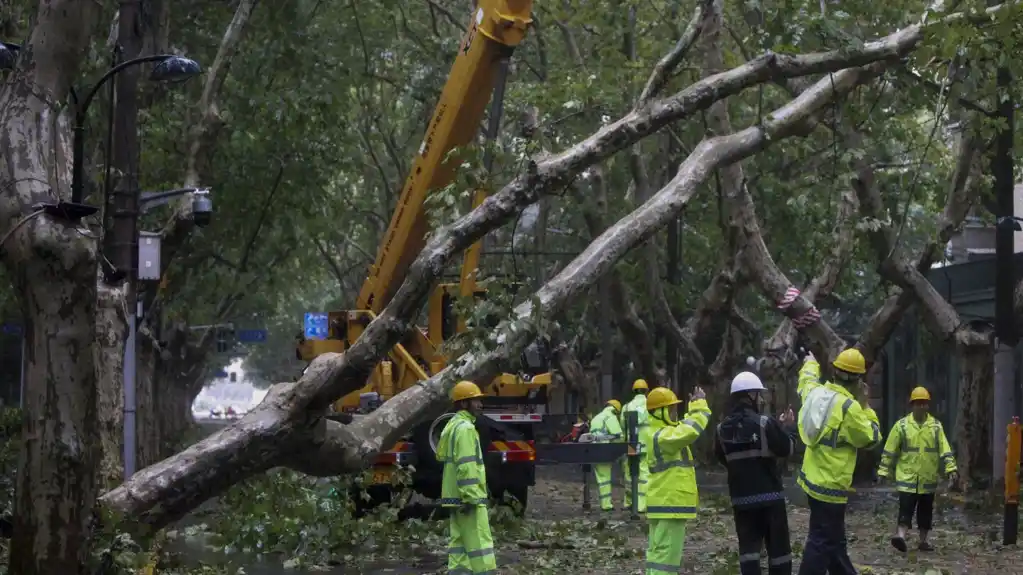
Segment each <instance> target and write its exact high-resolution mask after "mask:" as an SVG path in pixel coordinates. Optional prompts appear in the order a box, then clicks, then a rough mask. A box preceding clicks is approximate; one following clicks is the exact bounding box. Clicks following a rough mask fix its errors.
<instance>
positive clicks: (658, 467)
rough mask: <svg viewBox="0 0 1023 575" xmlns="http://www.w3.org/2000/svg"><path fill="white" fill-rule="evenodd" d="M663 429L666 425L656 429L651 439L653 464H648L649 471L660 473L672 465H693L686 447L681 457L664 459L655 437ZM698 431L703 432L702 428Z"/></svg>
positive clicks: (658, 435)
mask: <svg viewBox="0 0 1023 575" xmlns="http://www.w3.org/2000/svg"><path fill="white" fill-rule="evenodd" d="M694 427H695V426H694ZM665 429H668V428H667V427H662V428H660V429H658V430H657V431H656V432H655V433H654V439H653V444H654V464H653V465H651V466H650V473H661V472H663V471H667V470H669V469H671V468H673V467H693V461H692V459H691V458H690V457H689V450H688V449H686V448H683V449H682V453H681V455H682V459H676V460H672V461H664V454H663V453H662V452H661V446H660V444H658V443H657V438H658V437H660V435H661V432H662V431H664V430H665ZM700 432H701V433H702V432H703V429H702V428H701V429H700ZM640 483H646V482H645V481H640Z"/></svg>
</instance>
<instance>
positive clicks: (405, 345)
mask: <svg viewBox="0 0 1023 575" xmlns="http://www.w3.org/2000/svg"><path fill="white" fill-rule="evenodd" d="M532 7H533V2H532V0H479V1H478V2H477V3H476V6H475V8H474V9H473V13H472V18H471V20H470V22H469V26H468V28H467V30H466V33H465V36H464V37H463V38H462V42H461V44H460V47H459V50H458V53H457V55H456V57H455V62H454V64H453V65H452V68H451V72H450V74H449V76H448V79H447V83H446V84H445V85H444V89H443V91H442V92H441V95H440V100H439V102H438V103H437V107H436V108H435V110H434V113H433V117H432V118H431V120H430V123H429V125H428V128H427V130H426V135H425V136H424V137H423V141H422V144H421V145H420V147H419V150H418V153H417V154H416V157H415V161H414V163H413V165H412V168H411V171H410V173H409V175H408V179H407V180H406V181H405V185H404V187H403V188H402V192H401V196H400V198H399V200H398V204H397V207H396V208H395V211H394V214H393V215H392V217H391V222H390V224H389V225H388V227H387V231H386V233H385V234H384V237H383V241H382V243H381V245H380V248H379V250H378V252H377V256H376V260H375V262H374V263H373V265H372V266H370V269H369V274H368V275H367V277H366V280H365V282H364V283H363V285H362V289H361V291H360V292H359V296H358V299H357V300H356V303H355V309H352V310H346V311H333V312H328V314H327V317H328V336H327V338H326V339H303V340H301V341H300V342H299V344H298V348H297V350H296V352H297V355H298V356H299V357H300V358H301V359H304V360H306V361H311V360H312V359H313V358H315V357H316V356H318V355H321V354H323V353H330V352H334V353H337V352H343V351H344V350H345V349H347V348H348V347H349V346H351V345H352V344H354V343H355V341H356V340H357V339H358V338H359V336H360V335H361V334H362V332H363V330H364V329H365V328H366V326H367V325H368V324H369V322H371V321H372V320H373V319H374V318H375V317H376V316H377V314H379V313H380V312H381V311H382V310H383V309H384V308H385V307H386V306H387V304H388V303H389V302H390V301H391V298H392V297H393V296H394V294H395V293H396V292H397V291H398V288H399V287H400V286H401V284H402V282H403V281H404V280H405V275H406V274H407V272H408V269H409V267H410V266H411V265H412V262H413V261H414V260H415V258H416V257H417V256H418V255H419V253H420V251H422V248H423V247H424V245H425V243H426V235H427V232H428V221H427V217H426V213H425V209H424V208H425V203H426V199H427V197H428V196H429V194H430V193H431V192H432V191H433V190H437V189H440V188H444V187H445V186H447V185H449V184H450V183H451V182H452V181H453V179H454V176H455V169H456V167H458V166H459V165H460V163H461V159H460V158H459V155H458V150H459V149H461V148H463V147H465V146H467V145H470V144H472V143H473V140H474V139H475V137H476V135H477V133H478V130H479V126H480V124H481V122H482V121H483V117H484V113H485V112H486V105H487V102H488V100H491V94H493V98H492V105H491V111H490V115H489V118H488V126H487V130H486V137H487V143H488V146H487V148H486V149H485V150H484V167H485V169H486V170H487V171H488V173H489V172H490V170H492V168H493V162H494V152H493V145H492V144H493V142H494V140H495V139H496V138H497V135H498V130H499V128H500V123H501V113H502V107H503V101H504V87H505V82H506V79H507V73H508V63H509V61H510V58H511V56H512V52H513V51H514V49H515V47H516V46H517V45H518V44H519V43H520V42H522V40H523V39H524V38H525V36H526V31H527V29H528V27H529V24H530V23H531V22H532V19H531V16H530V15H531V11H532ZM485 198H486V190H484V189H477V190H475V191H474V193H473V198H472V206H473V208H475V207H477V206H479V205H480V204H481V203H482V202H483V200H484V199H485ZM481 250H482V241H479V240H478V241H476V242H475V243H473V244H472V246H471V247H470V248H469V249H468V250H466V253H465V255H464V260H463V262H462V268H461V273H460V276H459V282H458V283H442V284H439V285H437V286H436V287H435V288H434V290H433V292H432V294H431V296H430V298H429V302H428V304H427V307H428V327H427V329H426V330H423V329H421V328H418V327H416V328H413V329H412V330H410V332H409V333H408V334H407V335H406V337H405V338H404V339H403V340H402V341H401V342H400V343H399V344H398V345H395V346H394V348H392V349H391V350H390V351H389V352H388V356H387V359H385V360H384V361H381V362H380V364H379V365H378V366H377V367H376V368H375V369H374V371H373V372H372V374H371V375H370V377H369V379H368V381H367V383H366V386H365V387H363V388H362V389H360V390H358V391H355V392H352V393H350V394H348V395H346V396H345V397H343V398H341V399H340V400H338V401H337V402H336V403H335V405H334V409H335V411H338V412H342V413H344V412H348V413H351V412H355V413H360V412H362V413H364V412H367V411H371V410H373V409H375V408H376V407H377V406H379V405H380V403H381V402H384V401H387V400H388V399H390V398H392V397H394V396H395V395H397V394H398V393H401V392H402V391H404V390H405V389H408V388H409V387H411V386H413V385H415V384H416V383H417V382H419V381H422V380H425V379H428V378H429V377H431V376H433V375H435V374H437V373H439V372H440V371H441V370H443V369H444V367H445V366H446V365H447V362H448V358H447V357H445V356H444V354H443V353H442V352H441V347H442V345H443V344H444V342H445V340H447V339H449V338H451V337H453V336H455V335H456V334H457V333H459V332H461V331H464V330H465V322H464V320H463V319H461V318H458V317H457V316H456V314H455V308H454V302H455V301H456V300H457V299H458V298H471V297H485V296H486V290H485V289H480V288H479V286H478V285H477V283H476V274H477V268H478V265H479V260H480V253H481ZM476 383H477V384H481V385H480V387H481V389H482V390H483V392H484V394H486V396H485V398H484V400H483V405H484V415H485V417H481V418H477V429H478V430H479V432H480V442H481V444H482V445H483V446H484V449H485V450H486V452H487V454H486V457H485V460H486V465H487V467H488V471H489V472H488V474H487V478H488V488H489V491H490V494H491V496H492V497H493V498H495V499H497V500H501V499H502V498H503V496H504V494H506V493H507V494H508V495H510V496H511V497H512V498H514V499H516V500H518V501H519V503H520V504H521V506H522V508H523V509H524V508H525V504H526V500H527V493H528V488H529V487H530V486H532V485H533V484H534V483H535V465H536V464H537V462H538V457H537V450H536V447H537V446H536V444H535V443H534V437H535V428H536V426H537V425H538V424H540V423H542V422H543V416H544V414H545V411H546V405H547V400H548V393H547V391H548V388H549V385H550V383H551V372H550V360H549V353H548V350H547V349H546V348H545V346H544V345H543V343H542V342H536V343H534V344H532V345H530V346H529V347H528V348H527V349H526V351H525V352H523V354H522V358H521V367H520V369H519V371H518V372H517V373H515V374H511V373H502V374H500V375H498V376H497V377H495V378H494V379H493V380H492V381H490V382H476ZM448 417H450V414H447V415H444V416H441V417H439V418H437V419H436V420H434V421H432V422H427V423H424V424H421V425H419V426H417V427H416V428H414V429H413V431H412V433H411V434H410V435H409V436H408V437H406V438H405V439H404V440H402V441H399V442H398V443H397V444H395V445H394V446H393V447H391V448H390V449H388V450H387V451H385V452H383V453H381V454H380V455H379V456H378V457H377V459H376V461H375V463H374V465H373V476H372V479H371V487H370V488H369V495H370V499H371V504H373V503H378V502H381V501H385V500H387V499H389V498H390V495H391V487H392V486H391V483H392V475H393V471H394V470H395V469H396V467H398V466H403V465H410V464H412V465H413V466H414V472H413V475H412V486H413V488H414V489H415V490H416V491H418V492H420V493H422V494H424V495H426V496H427V497H431V498H437V497H439V496H440V484H441V477H442V468H441V466H440V464H439V463H438V462H437V460H436V457H435V455H436V448H435V446H436V441H437V439H438V438H439V436H440V432H441V430H442V429H443V426H444V424H445V422H446V421H447V419H448ZM544 447H545V448H546V447H552V449H541V458H540V459H542V460H543V461H542V462H543V463H557V462H573V463H586V462H603V461H611V460H613V459H615V458H617V457H619V456H621V455H623V454H624V453H625V446H624V445H621V446H612V445H605V446H598V445H592V446H589V447H586V446H581V445H580V446H579V447H580V448H581V449H578V450H577V449H571V448H570V446H568V445H561V446H557V447H555V446H544ZM566 448H567V449H566ZM596 452H600V453H599V454H597V455H594V453H596ZM492 467H499V469H490V468H492ZM361 503H362V502H361V501H358V502H357V505H358V504H361Z"/></svg>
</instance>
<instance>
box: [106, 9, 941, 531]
mask: <svg viewBox="0 0 1023 575" xmlns="http://www.w3.org/2000/svg"><path fill="white" fill-rule="evenodd" d="M921 31H922V28H921V26H919V25H915V26H911V27H909V28H907V29H904V30H901V31H899V32H896V33H895V34H892V35H890V36H887V37H885V38H883V39H881V40H878V41H875V42H870V43H867V44H864V45H862V46H860V47H855V48H843V49H842V50H841V51H836V52H830V53H825V54H810V55H804V56H781V55H776V54H768V55H765V56H763V57H761V58H758V59H756V60H754V61H752V62H750V63H748V64H746V65H744V66H740V67H739V68H736V69H733V70H729V71H726V72H722V73H720V74H716V75H714V76H711V77H709V78H705V79H703V80H701V81H700V82H697V83H695V84H693V85H692V86H690V87H689V88H687V89H686V90H683V91H682V92H680V93H678V94H676V95H675V96H673V97H671V98H666V99H664V100H659V101H656V102H651V103H650V104H648V105H646V106H644V107H643V108H641V109H640V110H637V111H633V112H632V113H630V114H628V115H627V116H625V117H624V118H622V119H620V120H619V121H617V122H615V123H613V124H611V125H609V126H606V127H605V128H603V129H602V130H600V131H599V132H598V133H596V134H594V135H593V136H591V137H590V138H587V139H586V140H584V141H583V142H580V143H579V144H577V145H576V146H573V147H572V148H571V149H569V150H566V151H564V152H562V153H561V154H559V155H557V156H554V157H552V158H548V159H546V160H542V161H533V162H530V163H529V166H528V169H527V170H526V172H525V173H524V174H522V175H520V176H519V177H517V178H516V179H515V180H513V181H512V182H511V183H509V184H508V185H506V186H505V187H504V188H502V189H501V190H500V191H499V192H498V193H496V194H495V195H493V196H491V197H489V198H487V199H486V200H485V201H484V202H483V203H482V205H480V206H479V207H478V208H476V209H474V210H473V211H472V212H470V213H469V214H467V215H466V216H464V217H462V218H460V219H459V220H457V221H456V222H454V223H452V224H451V225H449V226H446V227H444V228H441V229H440V230H438V231H437V232H436V233H435V234H434V235H433V237H432V238H431V240H430V241H429V242H428V243H427V245H426V247H425V248H424V249H423V250H422V252H421V253H420V254H419V256H418V257H417V258H416V260H415V261H414V262H413V264H412V266H411V267H410V269H409V271H408V273H407V274H406V278H405V281H404V283H403V285H402V286H401V287H400V288H399V290H398V292H397V293H396V294H395V296H394V298H392V300H391V302H390V303H389V304H388V306H387V307H386V308H385V309H384V311H383V312H382V313H381V314H380V316H379V317H377V318H376V319H375V320H373V321H372V322H371V323H370V324H369V325H368V326H367V329H366V330H365V331H364V332H363V335H362V337H360V338H359V340H358V341H356V342H355V344H354V345H353V346H352V347H351V348H349V349H348V350H347V351H346V352H345V353H344V354H325V355H322V356H320V357H318V358H317V359H316V360H314V361H313V362H312V363H311V364H310V368H309V369H308V370H307V372H306V373H305V375H304V376H303V377H302V378H301V379H300V380H299V381H298V382H295V383H283V384H279V385H278V386H277V387H276V389H275V391H274V393H273V394H272V396H270V397H269V398H268V400H267V401H265V402H264V404H265V408H264V407H263V406H261V407H259V408H257V409H256V410H254V411H253V412H251V413H249V414H248V415H247V416H246V417H245V418H244V419H243V420H242V421H240V422H239V423H237V424H235V425H233V426H232V427H230V428H228V429H225V430H224V431H222V432H220V433H217V434H214V435H213V436H210V437H209V438H207V439H206V440H204V441H202V442H200V443H198V444H196V445H194V446H192V447H190V448H189V449H187V450H185V451H184V452H182V453H180V454H178V455H177V456H175V457H172V458H170V459H167V460H164V461H162V462H160V463H158V464H156V465H153V466H150V467H148V468H146V469H144V470H142V471H140V472H139V473H138V474H136V475H135V476H134V477H133V478H132V480H130V481H128V482H126V483H125V484H124V485H122V486H121V487H119V488H117V489H115V490H113V491H111V492H110V493H108V494H106V495H105V496H104V497H103V498H102V501H103V503H104V504H105V505H106V506H108V507H109V508H112V509H115V510H119V511H120V512H122V513H124V514H126V515H128V516H130V517H131V518H133V519H137V520H139V521H142V522H143V523H145V524H149V525H153V526H161V525H165V524H166V523H167V522H168V521H171V520H173V519H175V518H177V517H180V516H181V515H183V514H184V513H186V512H187V511H189V510H190V509H191V508H193V507H194V506H195V505H196V504H198V503H199V502H201V501H203V500H204V499H206V498H207V497H209V496H211V495H214V494H216V493H218V492H219V491H220V490H223V489H224V488H226V487H227V486H228V485H230V483H231V482H232V481H234V480H237V479H240V478H242V477H245V476H248V475H251V474H252V473H255V472H258V471H262V470H265V469H267V468H268V467H270V466H273V465H276V464H277V462H278V460H279V458H280V456H282V455H283V454H284V453H289V452H290V450H291V449H292V448H293V447H294V445H295V443H296V441H297V442H299V443H301V442H302V440H303V439H306V437H301V436H303V435H306V434H307V433H311V432H312V427H313V426H314V425H315V423H316V422H317V420H318V418H319V416H320V415H322V413H323V410H325V409H326V407H327V406H328V405H329V404H330V402H331V401H333V400H334V399H335V398H337V397H341V396H343V395H345V394H346V393H348V392H350V391H352V390H354V389H358V388H359V387H361V386H362V385H363V383H364V382H365V380H366V377H367V376H368V375H369V373H370V371H371V370H372V369H373V367H374V366H375V365H376V362H377V361H378V359H379V358H380V357H382V356H383V355H384V354H385V353H387V351H388V350H389V349H390V348H391V347H392V346H393V345H394V344H395V343H396V342H397V341H399V339H400V338H401V337H403V336H404V335H405V333H406V332H407V330H408V329H409V328H410V323H409V319H408V318H411V317H414V314H415V311H416V310H417V309H418V308H419V306H420V305H421V304H422V302H423V301H424V300H425V298H426V297H427V295H428V294H429V290H430V288H431V286H432V285H433V282H434V281H436V280H437V279H438V277H439V276H440V274H441V273H442V271H443V269H444V267H445V264H446V263H447V261H448V260H450V259H451V258H452V257H453V256H454V255H455V254H458V253H461V252H462V251H464V250H465V249H466V248H468V247H469V245H470V244H471V243H472V242H473V241H475V240H477V239H478V238H480V237H482V236H483V235H485V234H486V233H488V232H490V231H491V230H493V229H495V228H496V227H498V226H500V225H503V224H504V223H506V222H508V221H509V220H510V219H511V218H513V217H514V216H515V214H517V213H518V211H520V210H521V209H523V208H524V207H525V206H527V205H529V204H531V203H533V202H535V201H536V200H537V198H539V197H540V196H542V195H545V194H549V193H551V192H552V191H553V190H556V189H560V188H562V187H563V186H565V185H567V184H568V183H569V182H570V181H571V180H572V179H573V178H574V177H575V175H576V174H578V173H579V172H580V171H581V170H583V169H585V168H587V167H589V166H591V165H593V164H594V163H596V162H599V161H600V160H602V159H604V158H606V157H608V156H609V155H610V154H612V153H614V152H615V151H618V150H620V149H622V148H624V147H626V146H630V145H632V144H634V143H635V142H637V141H638V140H639V139H641V138H643V137H645V136H647V135H649V134H651V133H653V132H654V131H656V130H658V129H660V128H661V127H663V126H664V125H666V124H668V123H670V122H672V121H675V120H678V119H680V118H682V117H687V116H689V115H691V114H693V113H694V112H696V111H699V110H701V109H705V108H706V107H707V106H709V105H710V104H711V103H713V102H714V101H716V100H717V99H720V98H724V97H727V96H728V95H730V94H733V93H736V92H738V91H740V90H742V89H744V88H745V87H748V86H751V85H754V84H756V83H758V82H763V81H767V80H768V79H779V78H785V77H795V76H798V75H806V74H811V73H818V72H828V71H831V70H834V69H841V68H843V67H846V66H850V65H862V64H869V63H871V62H878V61H882V60H884V61H894V60H897V59H898V58H900V57H901V56H903V55H905V54H906V53H908V52H910V51H911V50H912V49H913V48H914V47H915V46H916V44H917V43H918V42H919V40H920V38H921ZM883 69H884V64H881V63H878V64H876V65H871V66H868V67H863V68H851V69H846V70H842V71H841V72H839V73H838V74H835V75H834V76H833V78H832V79H826V80H825V81H823V82H818V83H817V84H816V85H815V87H814V89H812V90H808V91H807V92H805V93H803V94H801V95H800V96H799V97H798V98H796V99H795V100H794V101H793V102H791V103H790V104H789V105H787V106H785V107H784V108H782V109H781V110H778V111H777V112H776V114H774V115H772V116H768V118H767V121H765V122H764V125H762V126H756V127H752V128H748V129H747V130H744V131H742V132H739V133H737V134H732V135H730V136H726V137H722V138H717V139H714V140H711V141H705V142H704V143H703V144H701V145H700V146H699V147H697V149H696V150H694V152H693V153H692V154H691V155H690V156H689V158H688V159H687V160H686V162H685V163H684V164H683V167H682V169H681V171H680V172H679V174H678V175H677V176H676V178H675V179H673V180H672V183H671V184H670V185H669V187H668V191H665V190H662V192H661V193H659V194H658V195H657V196H655V197H654V198H652V199H651V200H650V201H648V202H647V203H646V204H644V206H642V207H641V208H640V209H639V210H637V212H633V214H632V215H630V216H629V217H626V218H625V219H624V220H622V221H621V222H619V224H618V225H616V226H615V227H614V228H612V229H611V230H608V231H607V232H605V234H603V235H602V236H601V238H598V240H597V241H595V242H594V243H592V244H591V245H590V247H589V248H588V249H587V251H586V252H584V254H586V255H587V257H588V258H590V259H592V258H593V257H594V255H595V254H596V253H601V252H606V254H607V255H608V256H610V257H612V258H615V259H616V258H618V257H621V254H622V253H624V252H622V251H621V250H624V249H627V248H629V247H631V246H633V245H635V244H636V243H638V242H640V241H643V240H644V239H646V238H647V237H648V236H649V234H650V233H652V231H653V230H652V229H651V228H648V227H645V226H631V227H630V224H634V223H635V222H636V218H637V217H639V216H641V215H645V216H646V217H647V218H650V219H652V220H653V221H654V222H655V223H657V225H664V223H665V222H666V220H663V221H662V219H663V218H668V217H674V216H675V214H676V213H677V212H678V210H679V209H680V208H681V206H682V205H684V203H685V201H686V200H687V199H688V197H689V196H691V195H692V193H693V192H694V191H695V188H694V187H693V186H695V185H697V184H699V183H702V182H703V181H705V179H706V177H707V174H708V173H709V171H710V170H713V169H715V168H716V167H717V166H719V165H725V164H727V163H730V162H734V161H738V160H739V159H742V158H743V157H747V156H749V155H751V154H753V153H756V152H758V151H760V150H762V149H764V148H766V147H767V146H768V145H769V144H770V142H771V141H776V140H777V139H779V138H782V137H785V136H787V135H790V134H792V133H793V132H794V131H795V130H796V129H797V128H798V127H799V125H800V124H801V123H802V122H804V121H807V120H809V119H810V118H811V117H813V115H814V114H816V113H817V112H819V110H820V109H821V107H822V106H823V105H824V104H825V103H826V102H827V101H829V100H830V99H831V98H832V97H834V96H836V95H837V94H840V93H843V92H847V91H848V90H851V89H852V88H853V87H854V86H855V85H857V84H859V83H860V82H862V81H864V80H865V79H867V78H869V77H872V76H874V75H876V74H877V73H879V72H880V71H882V70H883ZM680 189H681V190H684V192H685V193H676V194H672V193H671V192H678V190H680ZM651 210H652V211H653V213H651ZM623 233H624V234H634V236H633V237H631V238H630V239H629V241H623V238H622V237H621V234H623ZM637 233H638V235H635V234H637ZM615 254H617V255H615ZM586 261H587V258H581V259H580V258H577V260H576V261H575V263H574V264H573V265H570V266H569V267H567V268H565V270H563V271H562V274H566V273H571V274H573V275H574V276H578V275H579V274H576V273H575V272H579V271H580V267H581V266H583V264H584V263H585V262H586ZM608 265H610V264H608ZM597 268H598V269H599V271H600V272H601V273H606V272H607V270H608V267H607V266H603V267H602V269H601V266H597ZM559 277H560V276H559ZM581 277H588V282H592V281H593V280H594V279H595V277H594V276H587V274H582V276H581ZM427 389H429V386H421V387H416V388H415V389H413V390H409V391H407V392H405V393H403V394H401V395H400V396H399V397H398V398H395V399H392V400H390V401H388V402H387V404H385V406H384V408H383V409H382V411H380V412H379V413H378V414H377V415H375V417H378V418H379V417H385V416H387V415H388V414H389V413H393V411H394V410H395V409H398V408H399V407H400V406H401V405H402V404H403V403H404V402H403V401H402V400H401V399H400V398H401V397H406V396H408V397H412V396H414V395H416V394H417V393H422V392H424V391H425V390H427ZM410 394H411V395H410ZM439 399H443V393H441V394H440V395H439ZM407 400H408V399H406V401H407ZM371 417H374V416H371ZM395 429H396V430H400V426H396V427H395ZM395 433H398V431H395ZM296 436H300V437H296ZM215 468H216V469H217V470H216V471H213V470H214V469H215Z"/></svg>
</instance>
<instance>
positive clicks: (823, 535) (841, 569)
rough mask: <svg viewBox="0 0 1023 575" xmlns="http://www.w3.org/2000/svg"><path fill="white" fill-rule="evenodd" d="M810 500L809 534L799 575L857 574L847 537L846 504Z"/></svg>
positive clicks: (811, 498)
mask: <svg viewBox="0 0 1023 575" xmlns="http://www.w3.org/2000/svg"><path fill="white" fill-rule="evenodd" d="M807 499H808V500H809V501H810V529H809V531H808V532H807V534H806V545H805V546H804V548H803V561H802V562H801V563H800V564H799V575H825V574H828V575H856V568H855V567H853V564H852V561H850V560H849V549H848V542H847V541H846V539H845V504H844V503H825V502H823V501H818V500H816V499H814V498H813V497H808V498H807Z"/></svg>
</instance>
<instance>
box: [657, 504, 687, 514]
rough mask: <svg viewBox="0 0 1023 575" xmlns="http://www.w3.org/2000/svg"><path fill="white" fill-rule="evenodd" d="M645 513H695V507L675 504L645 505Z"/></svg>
mask: <svg viewBox="0 0 1023 575" xmlns="http://www.w3.org/2000/svg"><path fill="white" fill-rule="evenodd" d="M646 512H647V513H696V508H695V507H682V506H675V505H647V508H646Z"/></svg>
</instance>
